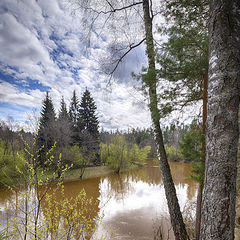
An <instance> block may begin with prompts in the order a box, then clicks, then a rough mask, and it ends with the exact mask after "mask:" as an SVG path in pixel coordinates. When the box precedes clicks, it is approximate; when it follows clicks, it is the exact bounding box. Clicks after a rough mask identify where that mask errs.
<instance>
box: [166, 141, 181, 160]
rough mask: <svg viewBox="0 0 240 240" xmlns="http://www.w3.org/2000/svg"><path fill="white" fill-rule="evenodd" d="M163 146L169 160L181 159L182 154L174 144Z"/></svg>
mask: <svg viewBox="0 0 240 240" xmlns="http://www.w3.org/2000/svg"><path fill="white" fill-rule="evenodd" d="M164 146H165V150H166V154H167V158H168V160H170V161H179V160H182V155H181V153H180V151H179V149H178V148H177V147H176V146H175V145H171V146H168V145H164Z"/></svg>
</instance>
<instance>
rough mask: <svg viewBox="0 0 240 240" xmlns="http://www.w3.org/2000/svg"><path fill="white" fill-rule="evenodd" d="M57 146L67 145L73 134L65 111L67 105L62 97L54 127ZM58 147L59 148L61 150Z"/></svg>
mask: <svg viewBox="0 0 240 240" xmlns="http://www.w3.org/2000/svg"><path fill="white" fill-rule="evenodd" d="M55 133H56V141H57V146H58V147H60V148H61V149H62V148H64V147H66V146H68V145H69V144H70V143H71V138H72V136H73V131H72V123H71V120H70V117H69V114H68V111H67V106H66V103H65V101H64V97H62V99H61V103H60V110H59V113H58V119H57V122H56V127H55ZM61 149H60V150H61Z"/></svg>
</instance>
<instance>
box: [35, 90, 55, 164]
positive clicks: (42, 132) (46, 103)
mask: <svg viewBox="0 0 240 240" xmlns="http://www.w3.org/2000/svg"><path fill="white" fill-rule="evenodd" d="M55 124H56V114H55V110H54V106H53V102H52V99H51V98H50V96H49V94H48V92H47V93H46V97H45V99H44V100H43V103H42V111H41V117H40V122H39V129H38V133H37V146H38V148H39V149H40V152H39V153H40V156H39V164H41V165H42V166H43V165H44V161H45V159H46V153H47V151H48V150H49V149H50V148H51V147H52V146H53V145H54V142H55V135H54V131H53V129H54V126H55Z"/></svg>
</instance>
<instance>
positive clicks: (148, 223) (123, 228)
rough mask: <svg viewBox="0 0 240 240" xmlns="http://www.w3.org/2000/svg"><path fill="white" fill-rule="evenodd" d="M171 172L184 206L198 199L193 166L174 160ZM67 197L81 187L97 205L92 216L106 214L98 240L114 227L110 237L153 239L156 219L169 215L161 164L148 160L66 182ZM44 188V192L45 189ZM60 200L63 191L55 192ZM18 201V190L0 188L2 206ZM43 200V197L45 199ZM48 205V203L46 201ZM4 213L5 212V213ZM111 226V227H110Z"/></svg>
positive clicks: (92, 209) (77, 192)
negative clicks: (120, 170)
mask: <svg viewBox="0 0 240 240" xmlns="http://www.w3.org/2000/svg"><path fill="white" fill-rule="evenodd" d="M170 165H171V171H172V175H173V180H174V183H175V186H176V191H177V195H178V198H179V203H180V206H181V209H183V207H184V205H185V204H186V203H187V201H189V200H195V198H196V192H197V184H196V183H194V182H193V181H192V180H190V179H189V178H188V177H189V175H190V170H191V167H190V165H188V164H184V163H171V164H170ZM64 188H65V196H66V197H67V198H69V199H70V198H72V197H73V198H75V197H76V196H77V195H78V194H79V192H80V191H81V189H82V188H84V189H85V191H86V194H87V196H88V197H91V198H93V201H96V202H97V204H96V205H95V206H94V208H91V209H89V211H88V213H87V214H89V215H90V216H91V218H92V219H94V218H95V217H96V216H99V215H102V214H103V213H104V215H105V217H104V218H103V222H102V224H101V227H100V228H99V229H98V231H97V232H96V233H95V237H96V239H100V237H99V236H100V235H102V234H105V232H106V229H105V228H104V227H107V230H108V232H111V231H112V230H113V229H117V228H119V230H118V231H117V232H116V233H115V234H114V236H113V235H112V236H110V237H109V239H138V240H141V239H153V222H154V219H156V218H157V217H159V216H165V217H167V216H168V208H167V202H166V198H165V194H164V188H163V184H162V178H161V173H160V168H159V164H158V162H157V161H156V162H155V161H149V162H148V165H147V166H146V167H144V168H140V169H135V170H131V171H127V172H123V173H121V174H120V175H117V174H112V175H109V176H105V177H102V178H93V179H86V180H78V181H71V182H65V183H64ZM41 191H43V192H44V191H45V190H44V188H42V189H41ZM56 199H57V201H59V202H61V194H60V193H59V194H58V193H57V194H56ZM10 201H13V202H15V203H16V201H18V192H16V193H12V192H10V191H8V190H7V189H1V190H0V207H1V211H2V213H3V212H4V209H3V208H4V207H7V208H8V207H9V206H10V205H9V202H10ZM43 201H44V200H43ZM44 204H46V203H44ZM2 216H3V215H2ZM110 225H111V226H112V227H111V228H110V229H109V227H108V226H110Z"/></svg>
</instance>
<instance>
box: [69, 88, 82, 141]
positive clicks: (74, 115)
mask: <svg viewBox="0 0 240 240" xmlns="http://www.w3.org/2000/svg"><path fill="white" fill-rule="evenodd" d="M69 118H70V121H71V128H72V132H73V135H72V144H79V142H80V139H79V134H80V128H79V123H80V122H81V121H80V119H79V100H78V98H77V95H76V91H75V90H74V91H73V96H72V99H71V102H70V107H69Z"/></svg>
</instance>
